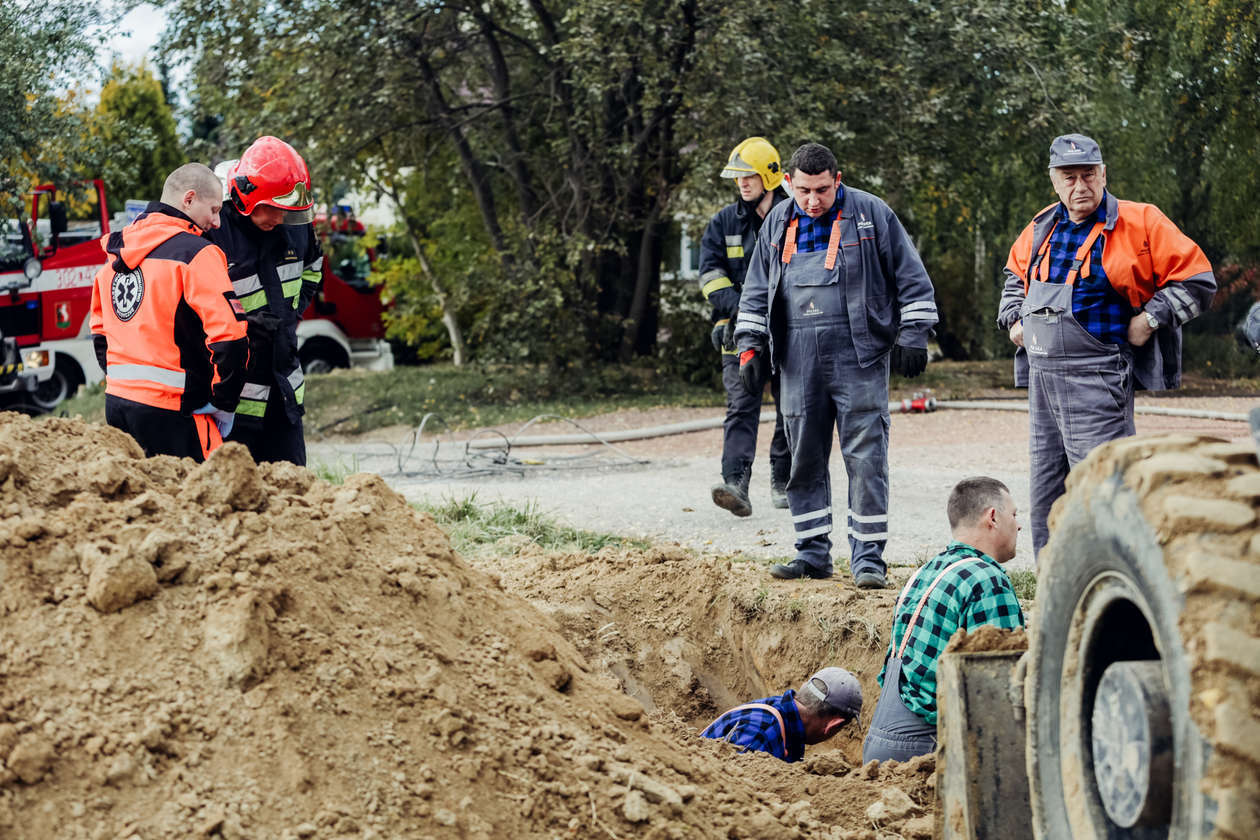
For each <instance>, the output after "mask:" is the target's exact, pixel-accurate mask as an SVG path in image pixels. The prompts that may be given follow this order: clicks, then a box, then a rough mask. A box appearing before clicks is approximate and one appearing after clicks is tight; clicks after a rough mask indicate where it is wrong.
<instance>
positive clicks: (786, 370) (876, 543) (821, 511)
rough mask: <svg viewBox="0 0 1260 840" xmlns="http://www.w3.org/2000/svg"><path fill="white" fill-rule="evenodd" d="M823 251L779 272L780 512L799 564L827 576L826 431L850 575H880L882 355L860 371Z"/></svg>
mask: <svg viewBox="0 0 1260 840" xmlns="http://www.w3.org/2000/svg"><path fill="white" fill-rule="evenodd" d="M824 257H825V252H822V251H816V252H813V253H808V254H800V253H798V254H796V255H795V256H794V257H793V258H792V262H791V264H790V265H789V266H787V268H786V269H785V270H784V279H783V286H782V287H781V293H782V294H783V295H784V297H785V300H784V304H785V305H784V310H785V314H786V318H785V320H786V329H785V330H784V331H783V337H782V340H780V341H779V342H778V343H777V346H776V349H775V352H776V356H777V361H778V363H779V365H780V367H781V370H782V379H781V384H780V391H781V394H782V403H783V416H784V421H785V425H786V429H787V438H788V446H789V448H790V450H791V453H792V473H791V478H790V480H789V481H788V486H787V496H788V505H789V507H790V508H791V511H792V525H793V528H794V530H795V536H796V551H797V558H798V559H800V560H802V561H803V562H804V563H805V564H806V565H808V566H810V567H811V568H813V569H815V570H816V571H818V572H824V573H829V572H830V571H831V566H832V564H831V538H830V536H829V535H830V533H831V529H832V510H831V505H832V500H831V473H830V469H829V467H828V462H829V461H830V459H831V443H832V429H835V430H836V432H838V433H839V436H840V451H841V453H842V454H843V456H844V467H845V472H846V473H848V479H849V482H848V483H849V492H848V506H847V510H846V520H847V523H848V537H849V569H850V571H851V572H852V573H853V574H854V575H857V574H859V573H861V572H864V571H875V572H879V573H881V574H883V573H884V571H885V569H886V567H885V565H884V559H883V555H884V545H885V543H886V542H887V541H888V428H889V417H888V356H887V355H885V356H883V357H882V358H880V359H879V361H877V362H875V363H874V364H872V365H869V366H867V367H863V366H862V365H861V364H860V363H859V362H858V357H857V349H856V347H855V346H854V343H853V336H852V333H851V331H850V327H849V320H848V314H847V309H846V307H845V295H844V285H843V284H842V283H839V282H838V281H837V275H836V273H835V272H834V271H827V270H826V269H825V268H824V263H823V259H824Z"/></svg>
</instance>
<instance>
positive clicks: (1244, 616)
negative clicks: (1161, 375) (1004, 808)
mask: <svg viewBox="0 0 1260 840" xmlns="http://www.w3.org/2000/svg"><path fill="white" fill-rule="evenodd" d="M1258 514H1260V468H1258V467H1257V460H1256V451H1255V449H1254V447H1253V446H1252V445H1251V442H1250V441H1247V442H1245V443H1229V442H1226V441H1220V440H1214V439H1210V438H1198V437H1188V436H1167V437H1147V438H1129V439H1126V440H1122V441H1116V442H1113V443H1110V444H1107V445H1105V446H1102V447H1099V448H1098V449H1097V450H1095V451H1094V452H1093V453H1092V454H1091V455H1090V456H1089V457H1088V458H1087V459H1086V460H1085V461H1083V462H1082V463H1081V464H1079V465H1078V466H1077V467H1076V468H1075V469H1073V470H1072V472H1071V474H1070V475H1069V477H1068V492H1067V494H1066V495H1065V496H1064V497H1063V498H1062V499H1060V500H1059V501H1058V502H1057V503H1056V504H1055V507H1054V509H1053V511H1052V513H1051V523H1050V526H1051V538H1050V542H1049V544H1048V545H1047V546H1046V548H1045V550H1043V552H1042V556H1041V558H1040V566H1041V568H1040V569H1039V570H1038V577H1039V578H1040V581H1039V585H1038V591H1037V603H1036V621H1035V626H1034V631H1033V637H1032V644H1031V647H1030V661H1029V667H1028V675H1027V679H1026V682H1025V692H1024V693H1025V700H1026V704H1027V706H1028V716H1027V744H1028V747H1027V760H1028V779H1029V788H1030V796H1031V803H1032V816H1033V826H1034V832H1035V835H1036V837H1038V838H1046V840H1049V838H1055V840H1058V838H1067V837H1071V838H1076V840H1088V838H1108V840H1121V839H1122V838H1123V839H1124V840H1128V838H1132V840H1150V839H1151V838H1160V840H1163V838H1170V840H1207V838H1209V837H1221V838H1237V839H1238V840H1244V838H1256V837H1260V715H1258V714H1257V708H1258V707H1257V700H1260V529H1258V528H1257V516H1258Z"/></svg>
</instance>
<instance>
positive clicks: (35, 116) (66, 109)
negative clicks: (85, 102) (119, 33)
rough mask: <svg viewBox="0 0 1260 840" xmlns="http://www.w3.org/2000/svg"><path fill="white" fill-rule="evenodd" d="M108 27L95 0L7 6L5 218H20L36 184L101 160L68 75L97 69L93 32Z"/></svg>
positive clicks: (0, 56)
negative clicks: (21, 208) (23, 203)
mask: <svg viewBox="0 0 1260 840" xmlns="http://www.w3.org/2000/svg"><path fill="white" fill-rule="evenodd" d="M107 20H108V15H106V14H105V13H104V12H103V10H102V9H101V8H100V5H99V4H98V3H96V2H93V1H92V0H5V2H4V3H0V205H3V207H2V208H0V211H2V212H12V213H16V211H17V207H18V206H19V203H20V200H21V199H20V196H21V194H22V193H24V192H26V191H27V190H29V189H30V188H31V186H33V185H34V184H35V183H39V182H46V181H52V182H63V181H65V180H66V179H67V178H69V177H71V176H72V175H74V174H75V169H76V166H77V164H78V162H79V161H80V160H82V159H83V158H85V157H88V156H91V155H93V154H95V149H94V144H93V143H92V142H91V139H90V136H89V135H90V132H89V131H88V129H87V126H86V122H85V116H86V115H85V112H84V109H83V107H82V104H81V103H80V102H79V101H78V98H77V97H76V96H75V95H74V94H73V93H67V89H68V88H72V87H73V85H72V82H73V81H74V77H73V76H71V75H70V74H69V73H68V72H67V70H66V68H82V67H90V66H92V64H93V61H94V55H95V50H96V46H97V45H96V42H95V40H94V39H93V38H92V36H91V28H92V27H93V26H95V25H97V24H100V23H102V22H103V21H107Z"/></svg>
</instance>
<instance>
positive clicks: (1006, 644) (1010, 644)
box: [945, 624, 1028, 653]
mask: <svg viewBox="0 0 1260 840" xmlns="http://www.w3.org/2000/svg"><path fill="white" fill-rule="evenodd" d="M982 650H1028V634H1026V633H1025V632H1024V628H1022V627H1016V628H1014V629H1013V630H1003V629H1002V628H1001V627H994V626H993V625H992V624H985V625H983V626H982V627H977V628H976V629H975V630H972V631H971V632H970V633H968V632H967V631H966V630H963V629H962V628H959V629H958V630H955V631H954V635H952V636H950V637H949V643H948V644H946V645H945V652H946V653H976V652H978V651H982Z"/></svg>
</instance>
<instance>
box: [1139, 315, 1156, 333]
mask: <svg viewBox="0 0 1260 840" xmlns="http://www.w3.org/2000/svg"><path fill="white" fill-rule="evenodd" d="M1142 314H1143V315H1145V316H1146V323H1148V324H1150V325H1151V329H1153V330H1157V329H1159V319H1158V318H1156V317H1155V316H1154V315H1152V314H1151V313H1149V312H1143V313H1142Z"/></svg>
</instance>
